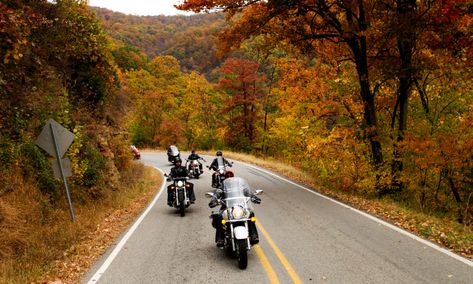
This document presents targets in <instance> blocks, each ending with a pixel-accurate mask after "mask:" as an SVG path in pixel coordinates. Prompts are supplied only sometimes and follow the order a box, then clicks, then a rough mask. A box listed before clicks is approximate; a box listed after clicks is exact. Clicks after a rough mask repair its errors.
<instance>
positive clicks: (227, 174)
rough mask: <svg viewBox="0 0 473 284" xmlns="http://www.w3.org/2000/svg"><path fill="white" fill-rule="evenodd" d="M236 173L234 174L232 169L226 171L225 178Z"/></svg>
mask: <svg viewBox="0 0 473 284" xmlns="http://www.w3.org/2000/svg"><path fill="white" fill-rule="evenodd" d="M234 176H235V175H234V174H233V172H232V171H226V172H225V178H230V177H234Z"/></svg>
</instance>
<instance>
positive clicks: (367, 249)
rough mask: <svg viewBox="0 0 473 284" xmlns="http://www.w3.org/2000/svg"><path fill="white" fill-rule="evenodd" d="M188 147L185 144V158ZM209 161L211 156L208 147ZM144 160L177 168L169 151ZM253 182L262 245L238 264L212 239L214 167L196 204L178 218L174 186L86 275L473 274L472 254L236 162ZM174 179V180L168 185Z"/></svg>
mask: <svg viewBox="0 0 473 284" xmlns="http://www.w3.org/2000/svg"><path fill="white" fill-rule="evenodd" d="M188 154H189V153H181V155H182V156H183V157H187V155H188ZM204 158H205V159H206V160H207V163H204V165H209V164H210V163H211V162H212V159H213V157H210V156H204ZM141 161H142V162H143V163H145V164H147V165H150V166H154V167H156V168H159V169H161V170H162V171H164V172H167V173H169V171H170V168H171V165H170V164H169V163H168V162H167V156H166V153H164V152H148V153H146V152H145V153H142V160H141ZM234 162H235V164H234V166H233V168H232V170H233V171H234V173H235V176H240V177H243V178H245V179H246V180H247V181H248V183H249V184H250V186H251V187H252V189H253V190H255V189H263V190H264V193H263V194H262V195H260V197H261V199H262V200H263V202H262V203H261V204H259V205H255V212H256V217H257V225H258V229H259V235H260V244H259V245H257V246H255V247H253V248H252V250H251V251H250V252H249V253H248V268H247V269H246V270H240V269H239V268H238V265H237V261H236V260H235V259H232V258H230V257H229V256H228V255H226V254H225V252H224V251H223V250H219V249H218V248H217V247H216V246H215V243H214V237H215V231H214V229H213V227H212V226H211V224H210V219H209V217H208V216H209V214H210V212H211V210H212V209H210V208H209V207H208V202H209V199H207V198H206V197H205V196H204V194H205V192H208V191H211V190H212V189H211V187H210V184H211V172H210V171H209V170H207V169H206V168H205V167H204V169H205V170H204V174H203V175H202V176H201V178H200V179H198V180H191V181H192V182H193V183H194V190H195V193H196V197H197V200H196V203H195V204H193V205H192V206H190V207H189V208H188V209H187V211H186V216H185V217H180V215H179V214H178V212H177V210H176V209H173V208H170V207H168V206H167V205H166V192H165V190H162V191H161V192H162V194H158V195H157V197H156V198H155V202H154V203H152V204H151V205H150V206H149V207H148V209H147V210H146V211H145V212H144V213H143V215H141V217H140V218H138V219H137V221H136V222H135V224H134V225H133V226H131V227H130V228H129V230H128V231H127V232H125V233H124V234H123V235H122V236H121V238H120V239H119V240H117V242H116V243H115V245H114V246H113V247H111V248H110V249H109V251H108V252H107V253H106V254H105V255H104V256H103V257H102V259H100V260H99V261H98V262H97V263H96V265H95V266H94V267H93V268H92V269H91V271H90V272H89V274H88V275H86V277H84V279H83V281H82V282H83V283H469V284H471V283H473V262H471V261H469V260H466V259H464V258H462V257H459V256H457V255H455V254H452V253H450V252H448V251H446V250H443V249H440V248H438V247H437V246H436V245H434V244H432V243H430V242H428V241H425V240H422V239H419V238H417V237H415V236H413V235H411V234H409V233H407V232H405V231H403V230H400V229H398V228H396V227H394V226H392V225H389V224H387V223H385V222H383V221H380V220H378V219H376V218H373V217H371V216H370V215H367V214H364V213H361V212H359V211H357V210H355V209H353V208H350V207H348V206H345V205H343V204H341V203H338V202H336V201H334V200H331V199H329V198H326V197H324V196H321V195H319V194H317V193H315V192H312V191H310V190H308V189H306V188H304V187H302V186H300V185H297V184H295V183H293V182H291V181H288V180H286V179H284V178H281V177H279V176H277V175H274V174H272V173H270V172H268V171H266V170H264V169H260V168H256V167H253V166H250V165H248V164H244V163H240V162H237V161H234ZM166 185H167V184H166Z"/></svg>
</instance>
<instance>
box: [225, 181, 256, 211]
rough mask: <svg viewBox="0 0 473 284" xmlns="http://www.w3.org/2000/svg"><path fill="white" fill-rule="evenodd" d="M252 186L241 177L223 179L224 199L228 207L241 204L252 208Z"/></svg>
mask: <svg viewBox="0 0 473 284" xmlns="http://www.w3.org/2000/svg"><path fill="white" fill-rule="evenodd" d="M250 197H251V191H250V186H249V185H248V183H247V182H246V180H244V179H242V178H240V177H231V178H227V179H225V180H224V181H223V199H224V200H225V204H226V206H227V208H231V207H234V206H241V207H243V208H248V209H250V210H252V206H251V202H250Z"/></svg>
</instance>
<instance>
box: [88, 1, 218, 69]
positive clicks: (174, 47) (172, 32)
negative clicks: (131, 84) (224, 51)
mask: <svg viewBox="0 0 473 284" xmlns="http://www.w3.org/2000/svg"><path fill="white" fill-rule="evenodd" d="M93 10H95V12H96V14H97V17H98V18H99V19H100V21H101V22H102V23H103V26H104V29H105V30H106V31H107V33H108V34H109V35H110V36H111V37H112V38H113V39H114V40H115V41H116V42H117V44H118V45H122V46H123V47H126V46H132V47H135V48H137V49H138V50H140V51H141V52H143V53H145V54H146V55H147V56H148V57H149V58H153V57H155V56H158V55H172V56H174V57H176V58H177V59H178V60H179V62H180V63H181V68H182V69H183V71H187V70H195V71H198V72H200V73H203V74H208V73H209V72H210V71H212V69H214V68H215V67H216V66H217V65H219V60H218V59H217V58H216V56H215V51H216V47H215V33H216V32H217V31H219V30H221V28H222V27H223V25H224V15H223V14H215V13H211V14H201V15H192V16H133V15H126V14H123V13H117V12H113V11H111V10H108V9H104V8H93Z"/></svg>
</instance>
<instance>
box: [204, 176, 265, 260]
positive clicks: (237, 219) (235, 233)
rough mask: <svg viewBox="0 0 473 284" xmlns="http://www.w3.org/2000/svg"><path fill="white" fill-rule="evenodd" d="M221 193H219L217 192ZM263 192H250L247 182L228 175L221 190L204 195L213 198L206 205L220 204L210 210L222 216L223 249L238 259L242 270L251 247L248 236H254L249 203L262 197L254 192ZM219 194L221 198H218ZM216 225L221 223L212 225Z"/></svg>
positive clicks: (259, 201)
mask: <svg viewBox="0 0 473 284" xmlns="http://www.w3.org/2000/svg"><path fill="white" fill-rule="evenodd" d="M218 191H220V192H221V193H220V194H218V193H217V192H218ZM261 193H263V190H259V189H258V190H256V192H251V191H250V188H249V186H248V183H247V182H246V181H245V180H244V179H242V178H240V177H233V178H228V179H226V180H225V181H224V183H223V190H219V189H217V191H216V193H213V192H207V193H206V194H205V195H206V196H207V197H210V198H212V200H213V201H216V202H214V203H212V202H211V203H210V204H209V206H211V207H215V206H217V205H218V204H220V205H222V207H221V208H220V210H219V211H217V212H212V215H211V216H210V218H214V214H217V216H219V217H221V218H218V220H221V225H222V227H223V232H224V248H225V249H226V250H227V251H228V252H230V253H231V254H232V255H233V256H236V258H237V260H238V267H239V268H240V269H245V268H246V267H247V265H248V255H247V252H248V251H249V250H250V249H251V246H252V242H251V240H250V239H251V237H252V236H254V235H256V237H257V231H256V225H255V222H256V218H255V216H254V209H253V206H252V203H256V204H259V203H261V199H260V198H259V197H257V196H256V195H259V194H261ZM220 197H221V198H220ZM215 225H216V226H218V225H220V224H215Z"/></svg>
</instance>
